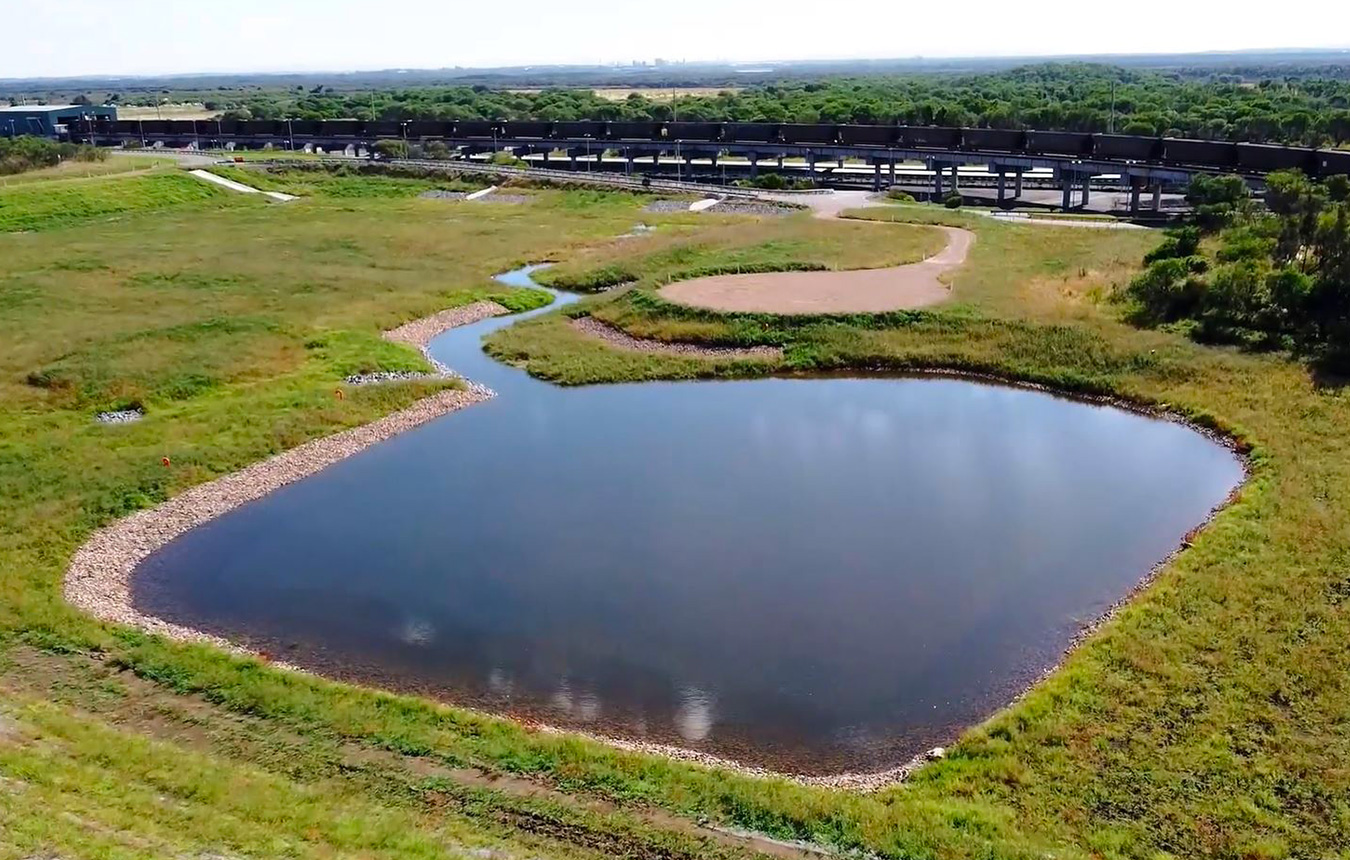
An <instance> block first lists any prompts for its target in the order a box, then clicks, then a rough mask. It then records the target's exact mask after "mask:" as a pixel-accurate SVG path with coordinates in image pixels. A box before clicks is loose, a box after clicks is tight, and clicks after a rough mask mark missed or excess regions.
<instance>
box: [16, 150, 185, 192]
mask: <svg viewBox="0 0 1350 860" xmlns="http://www.w3.org/2000/svg"><path fill="white" fill-rule="evenodd" d="M172 164H173V159H170V158H157V157H155V156H153V155H147V156H131V155H127V156H119V157H117V158H111V159H108V160H105V161H67V162H65V163H64V164H59V165H57V166H56V167H47V168H43V169H42V170H30V171H28V172H27V173H16V174H14V175H13V176H0V188H9V187H11V186H14V185H28V184H31V183H34V182H53V181H57V180H79V179H93V178H97V177H100V176H111V175H113V174H117V173H130V172H132V171H137V170H152V169H154V168H156V167H168V166H171V165H172Z"/></svg>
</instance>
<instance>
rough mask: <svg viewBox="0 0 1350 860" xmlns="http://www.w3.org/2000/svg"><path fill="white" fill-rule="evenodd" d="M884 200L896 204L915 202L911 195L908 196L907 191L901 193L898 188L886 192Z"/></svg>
mask: <svg viewBox="0 0 1350 860" xmlns="http://www.w3.org/2000/svg"><path fill="white" fill-rule="evenodd" d="M886 198H887V199H888V200H894V201H895V202H897V203H913V202H915V201H914V195H913V194H910V193H909V192H908V191H901V190H900V189H899V188H892V189H891V190H889V191H887V192H886Z"/></svg>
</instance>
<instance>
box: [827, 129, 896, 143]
mask: <svg viewBox="0 0 1350 860" xmlns="http://www.w3.org/2000/svg"><path fill="white" fill-rule="evenodd" d="M899 135H900V129H899V128H898V127H897V126H893V125H841V126H839V142H840V143H843V144H846V145H848V146H894V145H895V142H896V140H897V139H898V138H899Z"/></svg>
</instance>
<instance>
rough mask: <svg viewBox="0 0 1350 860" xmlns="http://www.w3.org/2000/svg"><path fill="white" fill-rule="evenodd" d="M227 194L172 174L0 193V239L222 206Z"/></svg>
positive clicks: (20, 187)
mask: <svg viewBox="0 0 1350 860" xmlns="http://www.w3.org/2000/svg"><path fill="white" fill-rule="evenodd" d="M227 194H228V192H226V191H224V190H223V189H220V188H218V187H216V186H214V185H211V184H209V183H206V182H202V181H201V180H199V179H194V178H193V177H191V176H188V175H187V174H184V173H179V172H177V171H169V172H156V173H149V174H145V175H137V176H111V177H107V178H102V177H100V178H94V179H89V180H88V181H82V182H35V183H28V184H20V185H15V186H13V187H3V188H0V233H15V232H21V231H36V230H52V229H55V228H59V227H68V226H71V225H75V224H83V223H86V222H88V221H92V220H95V219H106V218H109V217H110V216H120V215H125V214H132V213H137V212H146V211H151V210H158V209H167V208H172V207H181V206H187V205H191V204H200V203H204V202H206V201H213V200H221V202H222V205H224V204H226V201H225V200H224V199H223V198H225V196H226V195H227Z"/></svg>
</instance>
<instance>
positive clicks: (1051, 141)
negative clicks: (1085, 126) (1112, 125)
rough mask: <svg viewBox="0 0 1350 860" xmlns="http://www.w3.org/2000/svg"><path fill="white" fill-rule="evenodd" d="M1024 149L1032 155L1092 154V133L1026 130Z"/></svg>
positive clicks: (1076, 156)
mask: <svg viewBox="0 0 1350 860" xmlns="http://www.w3.org/2000/svg"><path fill="white" fill-rule="evenodd" d="M1026 134H1027V143H1026V151H1027V152H1029V153H1031V154H1033V155H1068V156H1072V157H1074V158H1080V157H1083V156H1088V155H1091V154H1092V137H1093V136H1092V135H1090V134H1087V133H1086V132H1077V131H1028V132H1027V133H1026Z"/></svg>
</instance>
